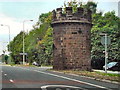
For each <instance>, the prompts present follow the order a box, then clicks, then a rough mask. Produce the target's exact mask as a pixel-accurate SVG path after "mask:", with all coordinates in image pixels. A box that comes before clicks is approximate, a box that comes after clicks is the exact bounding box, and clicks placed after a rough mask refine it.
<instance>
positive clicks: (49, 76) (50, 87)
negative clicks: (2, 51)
mask: <svg viewBox="0 0 120 90" xmlns="http://www.w3.org/2000/svg"><path fill="white" fill-rule="evenodd" d="M1 67H2V69H1V71H0V72H1V73H2V88H3V89H2V90H6V89H7V88H8V89H10V90H18V89H17V88H19V90H120V88H119V86H118V84H113V83H107V82H102V81H97V80H93V79H89V78H86V77H81V76H73V75H67V74H63V73H57V72H50V71H46V69H48V68H45V67H40V68H39V67H20V66H3V65H2V66H1Z"/></svg>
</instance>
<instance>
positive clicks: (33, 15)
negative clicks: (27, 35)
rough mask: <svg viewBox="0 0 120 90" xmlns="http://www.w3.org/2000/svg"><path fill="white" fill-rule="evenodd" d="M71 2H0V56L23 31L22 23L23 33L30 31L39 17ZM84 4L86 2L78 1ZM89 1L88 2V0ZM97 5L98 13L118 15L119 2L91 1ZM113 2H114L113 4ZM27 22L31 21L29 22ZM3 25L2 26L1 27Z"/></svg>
mask: <svg viewBox="0 0 120 90" xmlns="http://www.w3.org/2000/svg"><path fill="white" fill-rule="evenodd" d="M67 1H71V0H0V55H1V54H2V51H3V50H5V49H7V48H6V45H7V44H8V42H9V28H8V26H9V27H10V37H11V38H10V39H11V40H13V38H14V37H15V36H16V35H17V34H19V33H20V31H22V30H23V21H25V20H27V21H26V22H25V23H24V26H25V28H24V29H25V31H30V30H32V26H33V25H35V24H36V22H37V21H38V18H39V15H40V14H42V13H47V12H49V11H52V10H54V9H56V8H59V7H61V6H63V4H64V2H67ZM78 1H82V2H86V1H88V0H78ZM89 1H90V0H89ZM91 1H94V2H97V3H98V7H97V8H98V11H102V12H104V13H105V12H108V11H113V10H114V11H115V12H116V15H118V1H119V0H104V1H103V0H91ZM113 1H114V2H113ZM29 20H33V22H30V21H29ZM1 24H3V25H4V26H1Z"/></svg>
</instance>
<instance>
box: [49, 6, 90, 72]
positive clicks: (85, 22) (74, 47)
mask: <svg viewBox="0 0 120 90" xmlns="http://www.w3.org/2000/svg"><path fill="white" fill-rule="evenodd" d="M51 25H52V27H53V39H54V45H53V47H54V49H53V60H54V61H53V68H54V69H58V70H64V69H78V70H91V53H90V52H91V45H90V43H91V42H90V39H91V38H90V35H91V33H90V30H91V27H92V23H91V11H90V10H84V9H83V8H77V12H75V13H73V11H72V7H66V13H65V14H64V13H63V11H62V8H57V9H56V11H55V10H54V11H53V19H52V24H51Z"/></svg>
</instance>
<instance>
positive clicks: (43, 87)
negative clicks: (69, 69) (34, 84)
mask: <svg viewBox="0 0 120 90" xmlns="http://www.w3.org/2000/svg"><path fill="white" fill-rule="evenodd" d="M47 87H64V88H74V89H82V90H87V89H83V88H80V87H75V86H67V85H45V86H42V87H41V89H42V90H43V89H44V90H46V88H47Z"/></svg>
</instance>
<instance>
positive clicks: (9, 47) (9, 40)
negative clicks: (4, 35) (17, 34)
mask: <svg viewBox="0 0 120 90" xmlns="http://www.w3.org/2000/svg"><path fill="white" fill-rule="evenodd" d="M1 26H6V27H8V30H9V47H8V48H9V49H8V51H10V26H9V25H3V24H1Z"/></svg>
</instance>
